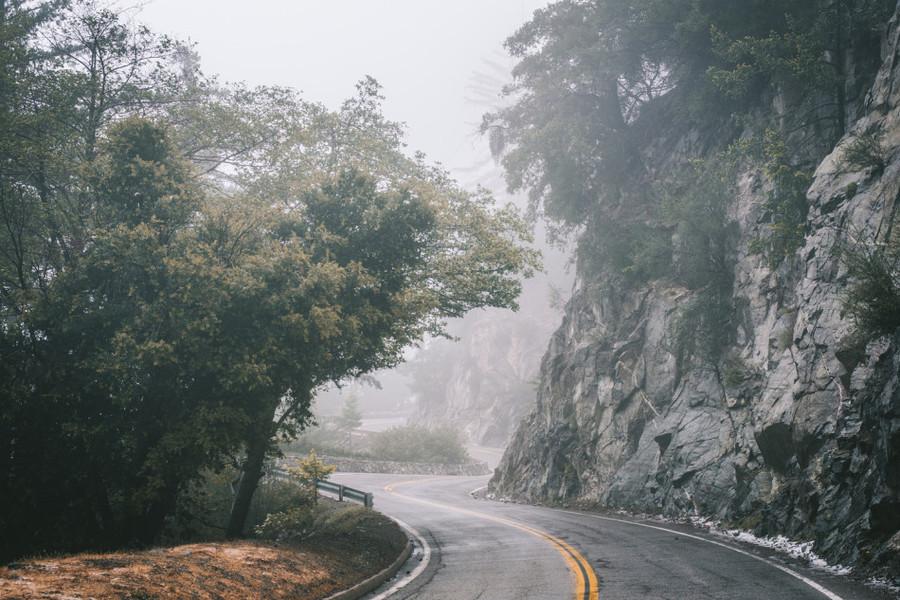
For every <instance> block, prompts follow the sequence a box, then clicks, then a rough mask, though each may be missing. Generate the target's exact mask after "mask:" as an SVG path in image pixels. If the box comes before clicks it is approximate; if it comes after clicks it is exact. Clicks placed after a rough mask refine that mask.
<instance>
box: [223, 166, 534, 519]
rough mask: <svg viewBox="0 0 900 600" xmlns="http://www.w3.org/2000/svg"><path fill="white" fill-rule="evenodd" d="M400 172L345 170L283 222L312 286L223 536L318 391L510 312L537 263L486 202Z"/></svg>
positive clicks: (298, 306)
mask: <svg viewBox="0 0 900 600" xmlns="http://www.w3.org/2000/svg"><path fill="white" fill-rule="evenodd" d="M398 162H399V161H398ZM401 164H402V163H401ZM407 168H408V169H409V172H410V180H409V181H408V182H406V183H404V184H402V185H397V184H392V183H391V182H390V181H389V180H388V181H384V182H382V183H380V184H379V183H378V182H377V181H376V179H374V178H372V177H370V176H366V175H363V174H362V173H360V172H359V171H357V170H355V169H350V170H347V171H344V172H342V173H340V174H339V175H338V176H337V177H336V178H334V179H332V180H331V181H330V182H328V183H326V184H325V185H323V186H322V187H321V188H320V189H318V190H312V191H310V192H308V193H307V194H306V195H305V196H304V199H303V201H302V202H301V203H298V204H297V205H296V209H295V210H293V211H290V212H282V213H281V214H282V215H283V218H282V220H281V223H280V224H279V227H278V228H277V229H276V232H275V233H276V235H277V236H278V239H279V244H280V245H282V246H291V245H297V247H298V248H303V251H304V253H305V255H306V257H307V258H306V264H308V265H309V267H308V268H309V271H308V273H307V274H306V275H305V277H307V278H308V280H307V281H306V282H304V283H302V284H300V285H301V289H303V290H304V295H302V296H298V295H297V294H296V293H294V292H292V291H290V290H289V291H288V293H287V298H286V301H287V302H289V303H290V309H289V310H290V313H291V317H290V320H289V321H287V323H286V325H289V326H288V327H284V326H282V328H281V329H280V333H281V335H282V336H283V337H282V339H279V340H277V342H276V343H275V344H273V347H278V348H289V349H291V353H290V354H286V357H288V360H287V361H286V362H285V363H284V365H283V366H281V365H276V366H275V367H274V369H276V372H277V373H278V375H279V376H278V377H273V380H274V381H281V382H282V385H283V390H285V391H283V392H282V393H281V394H278V395H273V396H272V397H270V398H269V399H268V400H266V399H263V398H261V399H260V400H259V404H258V406H259V411H258V412H257V413H256V416H255V417H254V419H253V421H252V424H251V426H250V428H249V429H248V431H247V437H246V442H245V447H246V449H247V452H246V457H245V459H244V461H243V467H242V471H243V475H242V478H241V481H240V484H239V486H238V491H237V496H236V499H235V503H234V508H233V510H232V515H231V518H230V520H229V527H228V534H229V535H232V536H234V535H240V533H241V531H242V529H243V526H244V522H245V520H246V514H247V511H248V509H249V505H250V500H251V499H252V495H253V491H254V490H255V488H256V485H257V483H258V481H259V478H260V477H261V475H262V467H263V463H264V461H265V456H266V454H267V453H269V452H271V451H273V450H274V448H275V446H274V441H275V437H276V435H287V436H291V435H295V434H296V432H297V431H298V429H299V428H300V427H302V424H303V423H305V420H306V419H307V418H308V415H309V404H310V398H311V397H312V394H313V391H314V390H315V389H317V388H318V387H320V386H322V385H325V384H327V383H329V382H332V381H339V380H341V379H344V378H347V377H354V376H359V375H362V374H364V373H368V372H371V371H373V370H376V369H380V368H385V367H389V366H393V365H396V364H397V363H398V362H399V361H400V360H401V359H402V350H403V348H405V347H407V346H409V345H410V344H413V343H415V342H417V341H419V340H421V339H422V337H423V336H424V335H426V334H440V333H441V332H442V330H443V320H444V319H445V318H447V317H451V316H460V315H462V314H464V313H465V312H467V311H468V310H470V309H472V308H474V307H478V306H513V305H514V303H515V298H516V296H517V294H518V289H519V285H520V284H519V279H518V277H519V274H520V273H522V272H527V271H529V270H530V269H531V268H532V266H533V265H534V262H533V260H534V257H533V255H531V254H530V253H529V252H527V251H525V250H523V249H522V247H521V246H520V245H519V241H518V240H519V239H521V237H523V236H525V235H526V233H525V230H524V229H523V228H522V226H521V224H520V223H518V222H517V220H516V218H515V215H514V213H512V212H510V211H509V210H507V211H499V212H496V213H493V212H491V210H490V208H489V207H490V203H491V199H490V198H489V197H487V196H485V195H479V196H472V195H469V194H467V193H465V192H462V191H461V190H458V189H457V188H455V187H454V186H453V185H452V183H451V182H450V181H449V180H448V179H446V177H445V176H444V175H443V173H441V172H439V171H433V170H430V169H426V168H424V167H423V165H421V163H413V162H410V163H409V164H408V165H407ZM397 175H398V174H394V176H395V177H396V176H397ZM412 177H418V179H413V178H412ZM379 186H384V187H385V188H386V189H379ZM293 268H294V269H296V266H294V267H293ZM279 286H280V284H278V283H275V284H274V285H273V284H272V283H270V284H269V285H268V287H267V290H268V291H269V293H270V294H272V290H278V289H279ZM273 297H274V298H279V297H280V293H279V292H275V293H274V294H273ZM295 325H296V329H295V328H294V326H295ZM298 420H299V424H298Z"/></svg>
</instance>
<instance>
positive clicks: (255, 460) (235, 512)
mask: <svg viewBox="0 0 900 600" xmlns="http://www.w3.org/2000/svg"><path fill="white" fill-rule="evenodd" d="M274 417H275V411H274V410H272V414H271V415H269V418H268V422H267V423H266V425H265V426H260V427H257V428H256V429H255V430H254V433H253V434H252V439H249V440H247V456H246V459H245V460H244V467H243V470H242V471H243V472H242V474H241V479H240V481H239V482H238V489H237V494H235V496H234V503H233V504H232V505H231V514H230V515H229V517H228V527H227V528H226V529H225V535H226V536H227V537H229V538H236V537H240V536H241V535H243V533H244V525H245V524H246V522H247V515H248V514H249V512H250V502H251V501H252V500H253V493H254V492H255V491H256V486H257V485H258V484H259V480H260V478H261V477H262V468H263V463H264V462H265V459H266V450H268V449H269V442H270V440H271V439H272V425H271V423H272V419H273V418H274Z"/></svg>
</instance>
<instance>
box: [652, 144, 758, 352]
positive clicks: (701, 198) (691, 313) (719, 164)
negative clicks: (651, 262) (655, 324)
mask: <svg viewBox="0 0 900 600" xmlns="http://www.w3.org/2000/svg"><path fill="white" fill-rule="evenodd" d="M740 155H741V149H740V147H732V148H729V149H728V150H727V151H725V152H721V153H718V154H716V155H714V156H712V157H710V158H708V159H706V160H698V161H694V162H692V163H691V164H689V165H687V166H686V167H685V168H684V169H683V170H682V171H681V173H680V174H681V177H680V178H679V179H678V180H676V181H673V182H669V183H668V185H667V189H668V191H667V192H665V197H666V200H665V204H664V210H663V213H664V215H665V217H666V219H667V220H668V222H669V223H670V224H671V226H672V227H673V229H674V231H675V236H674V238H675V240H676V241H675V243H674V246H673V247H674V265H673V266H674V269H673V276H674V277H675V279H676V280H677V281H679V282H680V283H681V284H683V285H684V286H685V287H687V288H688V289H689V290H691V294H690V296H688V297H687V299H686V300H685V301H683V303H682V306H681V307H680V308H679V311H678V314H677V316H676V318H675V319H674V320H673V322H672V331H671V332H670V333H671V338H672V347H673V348H672V349H673V351H674V353H675V355H676V356H677V357H678V361H679V363H680V364H682V365H686V364H687V363H688V362H689V361H690V360H691V359H693V358H696V359H697V360H700V361H702V362H705V363H713V364H714V363H716V362H718V360H719V357H720V356H721V353H722V351H723V350H724V348H725V347H726V346H727V344H728V342H729V341H730V337H731V336H730V332H731V330H732V322H733V313H734V307H733V304H732V297H731V296H732V287H733V278H734V257H733V247H734V239H735V237H736V235H735V233H736V232H735V227H734V225H733V224H729V223H728V219H727V215H726V208H727V206H728V203H729V198H730V196H731V195H732V194H733V193H734V183H733V182H734V178H735V171H736V167H737V164H738V162H739V159H740Z"/></svg>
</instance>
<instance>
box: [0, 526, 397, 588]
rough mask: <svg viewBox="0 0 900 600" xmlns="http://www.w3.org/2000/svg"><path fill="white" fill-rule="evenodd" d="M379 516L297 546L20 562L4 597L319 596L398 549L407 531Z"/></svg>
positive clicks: (9, 574)
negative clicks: (364, 524)
mask: <svg viewBox="0 0 900 600" xmlns="http://www.w3.org/2000/svg"><path fill="white" fill-rule="evenodd" d="M378 516H379V518H380V519H379V521H376V522H373V521H372V520H367V525H368V527H366V528H365V529H364V530H363V531H356V532H354V533H353V534H347V535H344V536H337V537H336V538H331V539H329V540H321V539H313V540H310V541H308V542H304V543H303V544H300V545H288V544H277V543H262V542H254V541H241V542H215V543H198V544H189V545H183V546H175V547H171V548H158V549H152V550H144V551H136V552H111V553H102V554H86V553H85V554H77V555H73V556H65V557H54V558H39V559H29V560H23V561H18V562H15V563H11V564H9V565H6V566H5V567H0V598H3V599H23V600H24V599H26V598H27V599H31V598H48V599H54V600H73V599H88V598H96V599H98V600H100V599H104V600H106V599H110V600H111V599H113V598H115V599H124V600H151V599H162V598H191V599H198V600H200V599H202V600H207V599H208V600H213V599H216V600H239V599H241V600H242V599H245V598H274V599H280V598H291V599H294V600H318V599H321V598H325V597H327V596H329V595H331V594H333V593H335V592H338V591H340V590H343V589H346V588H349V587H351V586H353V585H355V584H356V583H358V582H360V581H362V580H364V579H366V578H367V577H369V576H371V575H374V574H375V573H377V572H378V571H380V570H382V569H384V568H386V567H387V566H388V565H389V564H390V563H391V562H392V561H393V560H394V559H395V558H396V557H397V555H398V554H399V553H400V551H401V550H402V548H403V546H402V545H401V540H402V543H404V544H405V536H404V535H403V534H402V533H401V532H400V531H399V529H398V528H397V527H396V525H394V524H393V523H392V522H390V521H389V520H388V519H386V518H385V517H381V516H380V515H378ZM381 520H383V522H382V521H381Z"/></svg>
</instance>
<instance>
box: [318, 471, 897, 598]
mask: <svg viewBox="0 0 900 600" xmlns="http://www.w3.org/2000/svg"><path fill="white" fill-rule="evenodd" d="M332 479H333V480H334V481H336V482H338V483H343V484H345V485H350V486H353V487H355V488H359V489H362V490H365V491H369V492H373V493H374V494H375V508H376V509H378V510H380V511H382V512H383V513H385V514H387V515H389V516H391V517H394V518H396V519H398V520H400V521H402V522H403V523H405V524H406V525H408V526H409V527H410V528H411V529H412V530H413V531H414V533H415V535H418V536H419V537H420V538H421V539H422V540H423V541H424V542H425V544H426V545H427V546H428V548H427V550H425V549H424V548H417V550H416V552H415V553H414V556H413V558H411V559H410V561H409V562H408V563H407V564H406V565H405V566H404V568H403V569H402V570H401V572H400V574H399V576H398V578H396V579H395V580H394V581H392V582H389V583H387V584H385V585H384V586H382V588H380V589H379V590H377V591H376V592H374V593H372V594H371V595H370V596H368V598H370V599H372V600H375V599H377V600H382V599H384V598H391V599H392V600H393V599H396V600H405V599H407V598H415V599H417V600H418V599H421V600H426V599H428V600H431V599H434V600H476V599H477V600H523V599H538V600H556V599H566V600H571V599H572V598H577V599H579V600H598V599H603V600H614V599H640V600H663V599H666V600H684V599H694V598H697V599H722V600H726V599H727V600H735V599H743V598H748V599H751V598H752V599H761V600H770V599H771V600H806V599H810V600H812V599H816V600H822V599H826V598H827V599H830V600H875V599H879V600H881V599H885V598H893V597H894V596H892V595H889V594H888V593H886V592H883V591H879V590H873V589H871V588H868V587H865V586H863V585H861V584H858V583H856V582H854V581H852V580H850V579H848V578H846V577H839V576H836V575H832V574H830V573H826V572H823V571H819V570H813V569H809V568H807V567H805V566H804V565H802V564H800V563H799V562H797V561H793V560H791V559H788V558H786V557H784V556H783V555H779V554H777V553H775V552H772V551H769V550H766V549H761V548H756V547H751V546H747V545H743V544H738V543H736V542H731V541H729V540H727V539H724V538H722V537H718V536H714V535H711V534H706V533H703V532H699V531H698V530H696V529H693V528H689V527H682V526H679V525H668V524H662V523H658V522H656V521H632V520H628V519H620V518H618V517H614V518H610V517H606V516H602V515H597V514H590V513H581V512H573V511H562V510H557V509H550V508H543V507H535V506H526V505H518V504H506V503H501V502H492V501H489V500H478V499H475V498H473V497H472V496H471V495H470V494H469V492H471V491H472V490H474V489H477V488H480V487H482V486H484V485H485V484H486V483H487V480H488V478H487V477H429V476H403V475H374V474H352V473H338V474H335V475H334V476H333V477H332ZM423 554H429V555H430V556H427V558H426V557H425V556H423ZM412 576H414V577H412ZM399 586H402V587H400V589H396V588H398V587H399Z"/></svg>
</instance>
